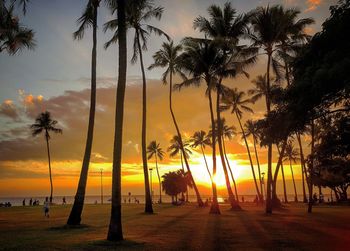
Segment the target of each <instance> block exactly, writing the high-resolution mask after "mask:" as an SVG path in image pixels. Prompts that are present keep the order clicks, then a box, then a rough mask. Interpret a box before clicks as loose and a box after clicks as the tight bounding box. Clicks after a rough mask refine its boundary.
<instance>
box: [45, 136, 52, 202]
mask: <svg viewBox="0 0 350 251" xmlns="http://www.w3.org/2000/svg"><path fill="white" fill-rule="evenodd" d="M45 138H46V148H47V158H48V160H49V177H50V204H51V203H52V194H53V184H52V174H51V156H50V145H49V138H50V136H49V133H48V131H47V130H46V132H45Z"/></svg>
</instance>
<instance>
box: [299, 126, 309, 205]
mask: <svg viewBox="0 0 350 251" xmlns="http://www.w3.org/2000/svg"><path fill="white" fill-rule="evenodd" d="M297 139H298V143H299V151H300V161H301V163H300V165H301V178H302V182H303V202H304V203H306V202H307V198H306V189H305V175H306V169H305V159H304V152H303V146H302V144H301V138H300V134H299V133H297Z"/></svg>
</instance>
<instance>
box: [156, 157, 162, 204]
mask: <svg viewBox="0 0 350 251" xmlns="http://www.w3.org/2000/svg"><path fill="white" fill-rule="evenodd" d="M155 156H156V170H157V175H158V182H159V204H161V203H162V183H161V182H160V175H159V170H158V159H157V154H155Z"/></svg>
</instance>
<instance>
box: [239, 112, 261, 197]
mask: <svg viewBox="0 0 350 251" xmlns="http://www.w3.org/2000/svg"><path fill="white" fill-rule="evenodd" d="M236 117H237V120H238V123H239V127H240V128H241V131H242V135H243V139H244V143H245V146H246V148H247V153H248V158H249V162H250V167H251V169H252V174H253V179H254V184H255V189H256V194H257V195H258V198H261V194H260V191H259V187H258V183H257V181H256V176H255V171H254V165H253V161H252V156H251V155H250V150H249V146H248V142H247V138H246V136H245V132H244V129H243V126H242V123H241V120H240V118H239V116H238V113H237V112H236Z"/></svg>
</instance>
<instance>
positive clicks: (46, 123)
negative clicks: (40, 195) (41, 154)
mask: <svg viewBox="0 0 350 251" xmlns="http://www.w3.org/2000/svg"><path fill="white" fill-rule="evenodd" d="M56 124H57V121H56V120H53V119H52V118H51V114H50V113H49V112H48V111H46V112H43V113H40V114H39V115H38V116H37V118H36V119H35V123H34V124H32V125H31V126H30V128H31V130H32V135H33V137H35V136H36V135H39V134H41V133H42V132H44V133H45V140H46V147H47V157H48V161H49V176H50V203H52V194H53V184H52V175H51V156H50V145H49V140H50V132H54V133H62V129H59V128H56Z"/></svg>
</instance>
